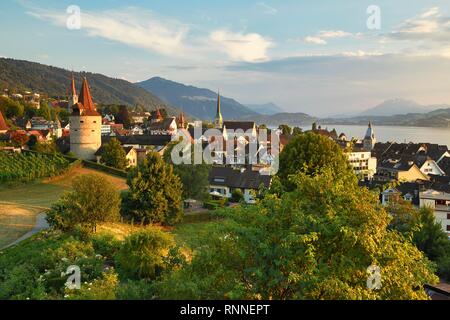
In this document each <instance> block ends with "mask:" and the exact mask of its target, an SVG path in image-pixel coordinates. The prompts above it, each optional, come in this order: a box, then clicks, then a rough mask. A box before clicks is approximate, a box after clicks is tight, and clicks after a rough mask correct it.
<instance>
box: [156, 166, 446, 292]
mask: <svg viewBox="0 0 450 320" xmlns="http://www.w3.org/2000/svg"><path fill="white" fill-rule="evenodd" d="M349 175H350V174H349V173H345V174H342V175H341V176H340V177H338V179H336V177H335V175H334V173H333V172H332V170H331V169H330V168H326V169H324V170H323V171H321V172H320V173H318V174H316V175H315V176H309V175H307V174H305V173H299V174H297V175H296V176H295V177H293V181H294V182H295V184H296V188H295V189H294V191H292V192H287V193H284V194H283V196H282V197H281V199H279V198H277V197H274V196H273V195H268V196H267V197H266V198H265V199H264V200H262V201H261V202H259V203H258V204H256V205H255V206H251V207H247V208H243V207H237V208H234V209H228V210H226V211H225V212H224V213H223V217H224V218H226V219H225V220H222V221H221V223H218V224H216V225H215V226H214V227H211V228H210V229H209V230H208V232H207V233H206V234H205V235H204V238H202V239H200V240H201V243H202V244H203V245H202V246H201V248H198V249H197V250H196V253H195V255H194V256H193V258H192V261H191V262H190V263H188V264H186V265H185V266H184V267H183V268H181V269H179V270H176V271H175V272H172V273H166V274H164V275H163V278H162V281H161V283H160V284H159V285H158V292H159V297H160V298H162V299H261V300H266V299H275V300H276V299H344V300H346V299H349V300H350V299H394V300H395V299H427V294H426V292H425V290H424V288H423V285H424V284H425V283H430V284H432V283H436V282H437V281H438V279H437V277H435V276H434V275H433V267H432V264H431V263H430V261H429V260H428V259H426V258H425V257H424V255H423V254H422V253H421V252H420V251H419V250H418V249H417V248H416V247H415V246H414V245H413V244H411V243H410V242H409V241H407V240H406V239H405V238H404V237H403V236H401V235H400V234H399V233H398V232H396V231H392V230H389V229H388V224H389V221H390V217H389V215H388V213H387V212H386V211H385V209H384V208H383V207H382V206H380V205H379V204H378V198H377V196H376V195H375V194H373V193H371V192H370V191H368V190H367V189H361V188H359V187H358V185H357V181H355V180H354V179H353V176H349ZM371 266H372V267H374V268H375V269H376V268H377V267H379V268H380V274H379V276H380V278H379V280H380V283H381V288H380V287H376V288H374V287H372V286H371V283H372V282H371V280H372V278H371V274H369V273H368V271H367V270H368V268H369V267H371ZM211 288H214V290H211Z"/></svg>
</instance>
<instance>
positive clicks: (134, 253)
mask: <svg viewBox="0 0 450 320" xmlns="http://www.w3.org/2000/svg"><path fill="white" fill-rule="evenodd" d="M174 245H175V241H174V240H173V237H172V236H171V235H169V234H168V233H165V232H163V231H161V230H159V229H158V228H156V227H147V228H146V229H144V230H142V231H137V232H134V233H132V234H131V235H129V236H128V237H127V238H126V239H125V242H124V244H123V246H122V248H121V250H120V251H119V254H118V255H117V265H118V270H119V273H120V274H121V275H122V276H123V277H124V278H127V279H135V280H137V279H148V280H154V279H155V278H156V277H157V276H159V275H160V274H161V272H162V271H163V270H164V269H166V268H167V260H166V259H165V257H166V255H167V252H168V251H169V250H170V249H171V248H172V247H174Z"/></svg>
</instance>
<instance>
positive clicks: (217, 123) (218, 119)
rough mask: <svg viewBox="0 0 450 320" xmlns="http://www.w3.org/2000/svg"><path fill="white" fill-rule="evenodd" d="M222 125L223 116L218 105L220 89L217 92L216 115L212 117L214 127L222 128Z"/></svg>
mask: <svg viewBox="0 0 450 320" xmlns="http://www.w3.org/2000/svg"><path fill="white" fill-rule="evenodd" d="M222 125H223V117H222V110H221V105H220V91H218V92H217V112H216V117H215V119H214V126H215V127H216V128H222Z"/></svg>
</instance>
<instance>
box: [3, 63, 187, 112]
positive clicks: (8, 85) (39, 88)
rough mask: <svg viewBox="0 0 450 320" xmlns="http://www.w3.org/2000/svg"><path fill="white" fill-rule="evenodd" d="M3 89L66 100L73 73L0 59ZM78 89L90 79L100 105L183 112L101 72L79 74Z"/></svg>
mask: <svg viewBox="0 0 450 320" xmlns="http://www.w3.org/2000/svg"><path fill="white" fill-rule="evenodd" d="M0 70H1V72H0V89H1V90H2V91H3V89H12V90H18V91H23V90H29V91H33V92H40V93H47V94H48V95H49V96H51V97H65V96H66V95H67V90H68V87H69V84H70V79H71V75H72V72H71V71H69V70H65V69H61V68H56V67H52V66H47V65H43V64H39V63H35V62H29V61H23V60H14V59H6V58H0ZM74 75H75V81H76V86H77V88H79V87H80V86H81V82H82V78H83V77H84V76H86V77H87V78H88V80H89V84H90V86H91V89H92V95H93V98H94V101H95V102H96V103H101V104H124V105H128V106H134V105H137V104H139V105H142V106H144V107H145V108H146V109H148V110H154V109H156V107H160V108H166V109H167V111H168V113H169V114H171V115H176V114H178V113H179V111H178V110H177V109H176V108H174V107H171V106H169V105H167V104H166V103H164V102H162V101H161V100H160V99H159V98H158V97H156V96H155V95H153V94H152V93H150V92H148V91H147V90H144V89H142V88H140V87H138V86H136V85H134V84H133V83H130V82H128V81H125V80H121V79H114V78H110V77H107V76H105V75H102V74H97V73H89V72H87V73H79V72H75V73H74Z"/></svg>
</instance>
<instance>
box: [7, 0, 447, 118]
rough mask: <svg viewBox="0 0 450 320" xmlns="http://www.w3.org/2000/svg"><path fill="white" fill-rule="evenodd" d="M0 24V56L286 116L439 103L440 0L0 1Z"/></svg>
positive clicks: (443, 95)
mask: <svg viewBox="0 0 450 320" xmlns="http://www.w3.org/2000/svg"><path fill="white" fill-rule="evenodd" d="M78 10H79V15H78ZM78 17H79V18H78ZM0 28H1V30H2V32H1V33H0V57H8V58H15V59H24V60H29V61H35V62H40V63H43V64H48V65H53V66H57V67H63V68H66V69H69V70H75V71H89V72H96V73H103V74H105V75H108V76H111V77H115V78H121V79H126V80H128V81H131V82H137V81H143V80H146V79H149V78H151V77H154V76H160V77H163V78H167V79H170V80H173V81H177V82H182V83H185V84H189V85H195V86H199V87H205V88H209V89H211V90H217V89H220V91H221V93H222V94H223V95H224V96H227V97H232V98H235V99H236V100H238V101H239V102H241V103H243V104H263V103H268V102H274V103H276V104H277V105H279V106H280V107H282V108H283V109H284V110H286V111H289V112H305V113H308V114H311V115H314V116H331V115H337V114H357V113H359V112H361V111H363V110H365V109H368V108H371V107H374V106H375V105H377V104H379V103H381V102H383V101H384V100H388V99H394V98H402V99H409V100H414V101H416V102H418V103H421V104H444V103H447V104H450V2H449V1H448V0H439V1H433V0H396V1H392V0H370V1H366V0H339V1H336V0H321V1H317V0H277V1H273V0H270V1H269V0H266V1H259V0H253V1H250V0H227V1H217V0H208V1H207V0H203V1H200V0H164V1H163V0H147V1H144V0H140V1H139V0H134V1H116V0H100V1H87V0H82V1H81V0H78V1H77V0H70V1H65V0H60V1H56V0H54V1H50V0H40V1H34V0H2V1H0ZM0 72H1V70H0Z"/></svg>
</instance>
